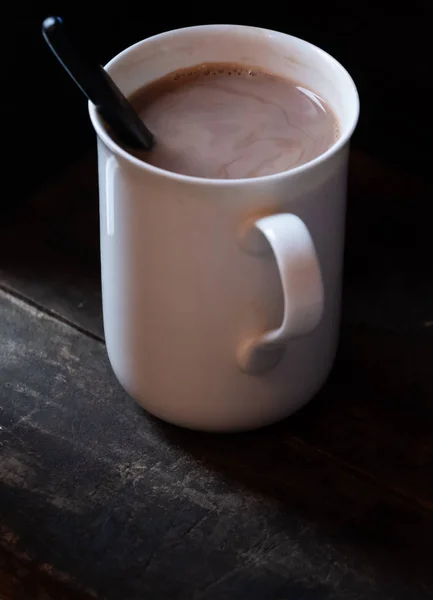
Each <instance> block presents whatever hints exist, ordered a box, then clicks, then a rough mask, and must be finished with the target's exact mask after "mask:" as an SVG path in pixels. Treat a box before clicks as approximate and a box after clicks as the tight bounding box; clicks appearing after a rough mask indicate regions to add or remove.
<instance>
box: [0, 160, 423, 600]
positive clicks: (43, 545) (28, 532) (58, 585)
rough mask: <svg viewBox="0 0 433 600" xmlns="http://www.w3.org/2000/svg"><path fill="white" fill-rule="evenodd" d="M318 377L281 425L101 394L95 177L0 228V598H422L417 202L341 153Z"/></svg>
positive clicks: (390, 177) (85, 170)
mask: <svg viewBox="0 0 433 600" xmlns="http://www.w3.org/2000/svg"><path fill="white" fill-rule="evenodd" d="M350 181H351V183H350V197H349V211H348V231H347V253H346V270H345V293H344V315H343V326H342V337H341V347H340V352H339V356H338V359H337V362H336V365H335V369H334V371H333V373H332V375H331V377H330V379H329V381H328V383H327V384H326V386H325V387H324V389H323V390H322V391H321V392H320V393H319V394H318V396H317V397H316V398H315V399H314V401H312V402H311V403H310V404H309V405H308V406H307V407H306V408H305V409H304V410H302V411H300V412H299V413H298V414H296V415H295V416H293V417H292V418H290V419H288V420H287V421H285V422H283V423H281V424H279V425H277V426H275V427H271V428H268V429H264V430H262V431H259V432H255V433H250V434H242V435H226V436H223V435H204V434H199V433H192V432H188V431H184V430H180V429H177V428H175V427H171V426H168V425H165V424H163V423H160V422H158V421H156V420H155V419H153V418H151V417H149V416H148V415H147V414H146V413H145V412H144V411H142V410H141V409H140V408H138V407H137V406H136V405H135V404H134V402H133V401H132V400H131V399H129V398H128V397H127V396H126V395H125V393H123V391H122V390H121V389H120V387H119V385H118V384H117V382H116V380H115V378H114V376H113V374H112V373H111V370H110V367H109V364H108V360H107V356H106V352H105V347H104V341H103V330H102V322H101V298H100V284H99V263H98V259H99V257H98V244H99V241H98V220H97V219H98V218H97V190H96V163H95V160H94V157H93V156H92V157H90V158H89V160H86V161H84V162H83V163H82V164H79V165H76V166H74V167H73V168H71V170H70V172H69V173H68V174H66V175H65V176H64V177H62V178H61V179H60V180H59V181H58V182H57V183H56V184H55V185H53V187H52V188H50V189H47V190H44V192H43V193H40V194H39V195H38V197H36V198H34V199H33V200H32V202H31V203H30V204H29V205H28V206H27V207H26V209H25V211H22V212H21V213H19V214H17V215H16V217H15V220H14V221H13V222H12V221H8V222H4V221H3V223H2V233H1V240H0V245H1V248H0V288H1V291H0V332H1V341H0V598H2V600H5V599H6V600H9V599H11V598H14V599H16V598H18V599H21V598H25V599H26V600H28V599H31V598H37V599H53V600H54V599H55V600H61V599H64V598H65V599H70V598H83V599H84V598H94V597H96V598H107V599H113V600H114V599H115V600H136V599H137V600H138V599H140V600H141V599H143V598H146V599H147V598H149V599H152V600H158V599H165V600H169V599H172V598H173V599H185V600H186V599H187V600H199V599H203V600H225V599H229V600H232V599H237V598H240V599H242V600H244V599H245V600H255V599H260V600H262V599H263V600H273V599H275V600H286V599H287V600H289V599H290V600H331V599H332V600H334V599H335V600H339V599H341V600H358V599H368V600H391V599H392V600H403V599H404V600H406V599H407V600H424V599H427V598H433V268H432V260H433V252H432V251H433V233H432V232H433V228H432V223H433V220H432V203H431V199H432V196H431V191H430V190H429V189H428V188H427V186H426V185H425V184H423V182H422V181H421V180H418V179H412V178H410V177H408V176H405V175H403V174H400V173H396V172H395V171H393V170H391V169H388V168H385V167H384V166H382V165H378V164H377V163H375V162H374V161H373V160H370V159H369V158H368V157H366V156H363V155H361V154H359V153H353V160H352V168H351V180H350Z"/></svg>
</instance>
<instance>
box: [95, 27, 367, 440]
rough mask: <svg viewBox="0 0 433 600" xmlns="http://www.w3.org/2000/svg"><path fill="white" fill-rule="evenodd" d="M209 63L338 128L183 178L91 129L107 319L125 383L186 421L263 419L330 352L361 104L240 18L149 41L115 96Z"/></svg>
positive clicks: (121, 68) (271, 418) (306, 393)
mask: <svg viewBox="0 0 433 600" xmlns="http://www.w3.org/2000/svg"><path fill="white" fill-rule="evenodd" d="M203 62H232V63H238V64H242V65H246V66H254V67H259V68H261V69H263V70H265V71H270V72H272V73H275V74H278V75H282V76H285V77H288V78H290V79H294V80H296V81H297V82H299V83H300V85H303V86H305V87H306V88H310V89H312V90H313V91H314V92H316V93H317V94H319V95H320V96H321V97H323V98H324V99H325V100H326V101H327V102H328V103H329V104H330V105H331V106H332V108H333V109H334V111H335V113H336V115H337V118H338V121H339V125H340V137H339V139H338V141H336V143H335V144H334V145H333V146H332V147H331V148H329V149H328V150H327V151H326V152H325V153H324V154H322V155H321V156H319V157H318V158H315V159H314V160H312V161H310V162H308V163H306V164H303V165H301V166H299V167H296V168H294V169H292V170H290V171H286V172H283V173H277V174H275V175H268V176H265V177H258V178H254V179H238V180H214V179H203V178H198V177H189V176H185V175H179V174H177V173H172V172H168V171H165V170H163V169H160V168H157V167H154V166H151V165H148V164H146V163H144V162H142V161H140V160H138V159H137V158H134V157H133V156H131V155H130V154H129V153H128V152H127V151H126V150H125V149H124V148H122V147H120V146H119V145H118V144H117V143H116V142H115V141H114V140H113V139H112V138H111V137H110V135H109V134H108V132H107V130H106V129H105V127H104V125H103V123H102V121H101V119H100V117H99V115H98V113H97V111H96V109H95V107H94V106H93V105H90V106H89V110H90V117H91V121H92V123H93V127H94V128H95V131H96V133H97V137H98V161H99V189H100V227H101V260H102V292H103V315H104V329H105V338H106V344H107V351H108V355H109V358H110V362H111V365H112V368H113V370H114V373H115V374H116V376H117V378H118V380H119V382H120V383H121V384H122V386H123V387H124V388H125V390H126V391H127V392H128V393H129V394H130V395H131V396H132V397H133V398H134V399H135V400H136V401H137V402H138V403H139V404H141V405H142V406H143V407H145V408H146V409H147V410H148V411H149V412H150V413H152V414H154V415H156V416H158V417H159V418H161V419H164V420H166V421H169V422H171V423H175V424H178V425H181V426H184V427H188V428H192V429H201V430H208V431H211V430H213V431H234V430H245V429H254V428H258V427H261V426H264V425H267V424H270V423H272V422H275V421H277V420H280V419H282V418H284V417H287V416H288V415H290V414H291V413H293V412H294V411H296V410H298V409H299V408H300V407H302V406H303V405H304V404H306V403H307V402H308V401H309V400H310V399H311V398H312V397H313V396H314V394H315V393H316V392H317V391H318V390H319V388H320V387H321V386H322V385H323V383H324V382H325V380H326V378H327V376H328V374H329V371H330V369H331V367H332V363H333V360H334V357H335V353H336V348H337V343H338V332H339V318H340V295H341V281H342V264H343V247H344V228H345V205H346V185H347V165H348V152H349V142H350V138H351V135H352V133H353V130H354V128H355V126H356V123H357V119H358V112H359V101H358V94H357V91H356V87H355V85H354V83H353V81H352V79H351V77H350V76H349V74H348V73H347V71H346V70H345V69H344V68H343V67H342V66H341V65H340V64H339V63H338V62H337V61H336V60H335V59H334V58H332V57H331V56H329V55H328V54H327V53H325V52H323V51H322V50H320V49H319V48H317V47H315V46H313V45H312V44H309V43H307V42H305V41H302V40H300V39H298V38H295V37H292V36H290V35H285V34H283V33H277V32H274V31H268V30H264V29H258V28H254V27H243V26H233V25H210V26H200V27H190V28H185V29H179V30H175V31H170V32H167V33H162V34H160V35H156V36H154V37H151V38H148V39H145V40H143V41H141V42H139V43H137V44H135V45H133V46H131V47H130V48H127V49H126V50H124V51H123V52H121V53H120V54H119V55H118V56H116V57H115V58H113V59H112V60H111V61H110V62H109V63H108V64H107V65H106V70H107V71H108V73H109V74H110V75H111V76H112V78H113V79H114V81H115V82H116V83H117V85H118V86H119V87H120V89H121V90H122V91H123V93H124V94H126V95H130V94H131V93H133V92H134V91H136V90H137V89H138V88H139V87H141V86H143V85H145V84H146V83H147V82H150V81H152V80H154V79H156V78H159V77H162V76H163V75H166V74H167V73H169V72H172V71H175V70H177V69H180V68H183V67H188V66H194V65H197V64H200V63H203Z"/></svg>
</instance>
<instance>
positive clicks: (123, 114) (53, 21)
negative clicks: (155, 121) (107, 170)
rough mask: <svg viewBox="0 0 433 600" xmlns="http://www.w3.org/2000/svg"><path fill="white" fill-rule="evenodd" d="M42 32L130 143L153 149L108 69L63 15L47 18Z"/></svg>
mask: <svg viewBox="0 0 433 600" xmlns="http://www.w3.org/2000/svg"><path fill="white" fill-rule="evenodd" d="M42 33H43V36H44V38H45V41H46V42H47V44H48V45H49V46H50V48H51V50H52V51H53V53H54V54H55V55H56V57H57V58H58V60H59V61H60V63H61V64H62V65H63V67H64V68H65V70H66V71H67V72H68V73H69V75H70V76H71V77H72V79H73V80H74V81H75V83H76V84H77V85H78V87H79V88H80V89H81V91H82V92H83V93H84V94H85V95H86V96H87V98H88V99H89V100H90V101H91V102H92V103H93V104H94V105H95V106H96V107H97V109H98V111H99V113H100V114H101V116H102V117H103V119H104V120H105V121H106V123H107V124H108V125H109V126H110V127H111V128H112V130H113V132H114V134H115V135H116V136H117V137H118V138H119V139H120V140H121V141H122V142H123V143H124V144H126V145H127V146H132V147H134V148H143V149H146V150H150V149H151V148H152V147H153V145H154V143H155V140H154V137H153V135H152V133H151V132H150V131H149V130H148V128H147V127H146V125H145V124H144V123H143V121H142V120H141V119H140V117H139V116H138V115H137V113H136V112H135V110H134V109H133V108H132V106H131V104H130V103H129V102H128V100H127V99H126V98H125V96H124V95H123V94H122V92H121V91H120V90H119V88H118V87H117V85H116V84H115V83H114V81H113V80H112V79H111V77H110V76H109V75H108V73H107V72H106V71H105V69H104V68H103V67H102V66H101V65H100V64H98V62H97V61H95V60H93V59H92V58H91V57H90V56H88V55H87V53H86V52H84V51H83V49H82V48H81V47H80V46H79V44H78V42H77V41H76V40H74V39H73V38H72V37H71V35H70V33H68V31H67V30H66V27H65V25H64V23H63V20H62V19H61V17H48V18H47V19H45V21H44V22H43V24H42Z"/></svg>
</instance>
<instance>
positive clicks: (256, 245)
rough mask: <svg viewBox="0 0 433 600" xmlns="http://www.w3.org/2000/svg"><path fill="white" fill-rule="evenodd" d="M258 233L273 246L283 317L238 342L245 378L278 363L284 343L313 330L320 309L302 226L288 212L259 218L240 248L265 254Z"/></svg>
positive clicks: (314, 262) (318, 277) (320, 292)
mask: <svg viewBox="0 0 433 600" xmlns="http://www.w3.org/2000/svg"><path fill="white" fill-rule="evenodd" d="M260 232H261V233H262V234H263V236H264V237H265V238H266V240H267V241H268V243H269V245H270V247H271V248H272V251H273V253H274V256H275V260H276V263H277V266H278V271H279V274H280V278H281V284H282V289H283V297H284V315H283V321H282V323H281V325H280V327H278V328H277V329H273V330H271V331H267V332H266V333H263V334H261V335H258V336H254V337H251V338H250V339H247V340H244V342H242V343H241V344H240V346H239V348H238V353H237V359H238V364H239V366H240V367H241V369H242V370H243V371H245V372H246V373H250V374H255V373H260V372H263V371H267V370H269V369H271V368H273V367H274V366H275V365H276V364H277V363H278V362H279V361H280V360H281V358H282V356H283V354H284V348H285V345H286V343H287V341H288V340H290V339H293V338H296V337H299V336H302V335H305V334H307V333H310V332H311V331H313V330H314V329H315V328H316V327H317V326H318V324H319V323H320V321H321V319H322V316H323V310H324V289H323V279H322V273H321V270H320V265H319V260H318V257H317V253H316V248H315V246H314V243H313V240H312V238H311V235H310V233H309V231H308V229H307V227H306V225H305V223H304V222H303V221H302V220H301V219H300V218H299V217H298V216H296V215H294V214H290V213H285V214H277V215H270V216H267V217H263V218H261V219H258V220H256V221H255V222H254V224H253V226H252V228H250V230H249V231H248V232H247V234H246V236H245V237H244V240H243V242H244V243H243V246H244V248H245V249H246V250H247V251H249V252H252V253H255V254H262V253H263V252H266V250H269V246H268V245H267V244H266V242H265V240H264V239H263V236H262V235H260ZM259 238H260V239H261V241H260V239H259Z"/></svg>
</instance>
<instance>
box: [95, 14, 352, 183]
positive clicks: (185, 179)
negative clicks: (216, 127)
mask: <svg viewBox="0 0 433 600" xmlns="http://www.w3.org/2000/svg"><path fill="white" fill-rule="evenodd" d="M209 29H213V30H218V29H219V30H227V31H228V30H233V29H238V30H244V31H253V32H254V31H256V32H261V33H264V34H266V35H271V36H275V35H277V36H281V37H283V38H290V39H291V40H292V41H294V42H295V43H297V44H301V45H303V46H306V47H308V48H309V49H310V50H312V51H314V52H316V53H318V54H320V55H322V57H323V58H324V59H325V60H326V61H328V62H330V63H331V64H333V65H334V66H335V67H336V68H337V69H339V70H340V72H341V73H342V74H343V76H344V77H345V78H346V79H347V82H348V85H349V87H350V88H351V92H352V94H353V99H352V102H353V117H352V122H351V123H350V124H349V126H348V127H347V128H346V131H345V132H344V133H343V135H342V136H341V137H340V138H339V139H338V140H337V141H336V142H335V143H334V144H332V146H330V147H329V148H328V149H327V150H326V151H325V152H323V153H322V154H320V155H319V156H317V157H316V158H313V159H312V160H310V161H308V162H306V163H303V164H302V165H299V166H297V167H293V168H292V169H287V170H286V171H279V172H278V173H273V174H271V175H262V176H259V177H248V178H247V177H243V178H238V179H214V178H208V177H197V176H192V175H183V174H182V173H175V172H174V171H168V170H167V169H162V168H161V167H156V166H154V165H151V164H149V163H146V162H145V161H143V160H140V159H139V158H136V157H135V156H133V155H132V154H130V153H129V152H128V151H127V150H125V149H124V148H122V146H121V145H120V144H118V143H117V142H116V141H115V140H114V139H113V138H112V137H111V135H109V133H108V132H107V130H106V128H105V127H104V125H103V123H102V119H101V117H100V116H99V114H98V111H97V108H96V106H95V105H94V104H93V103H92V102H90V101H89V102H88V110H89V115H90V120H91V123H92V126H93V128H94V130H95V133H96V135H97V136H98V137H99V139H100V140H101V141H102V142H103V143H104V144H105V145H106V146H107V147H108V149H109V150H111V152H113V154H115V155H117V156H118V157H121V158H122V159H124V160H126V161H127V162H129V163H130V164H131V165H133V166H134V167H138V168H139V169H142V170H144V171H147V172H150V173H152V174H154V175H159V176H162V177H164V178H166V179H171V180H174V181H177V182H182V183H189V184H201V185H203V184H207V185H212V186H222V187H225V186H233V185H235V186H236V185H246V184H252V183H256V184H257V183H276V182H278V181H279V180H281V179H285V178H287V177H294V176H296V175H299V174H301V173H304V172H305V171H308V170H310V169H313V168H314V167H316V166H318V165H320V164H322V163H324V162H326V161H327V160H329V159H330V158H332V157H333V156H334V155H335V154H337V153H338V152H339V150H341V149H342V148H343V147H344V146H345V145H346V144H347V143H348V142H349V141H350V138H351V137H352V134H353V132H354V130H355V127H356V125H357V123H358V119H359V94H358V90H357V88H356V85H355V82H354V81H353V79H352V76H351V75H350V73H349V72H348V71H347V69H346V68H345V67H343V65H342V64H341V63H340V62H339V61H338V60H337V59H336V58H334V57H333V56H332V55H331V54H329V53H328V52H326V51H325V50H322V48H319V46H316V45H315V44H312V43H311V42H307V41H306V40H304V39H302V38H299V37H296V36H293V35H290V34H288V33H283V32H281V31H276V30H272V29H266V28H262V27H253V26H249V25H229V24H220V25H218V24H213V25H194V26H191V27H181V28H177V29H171V30H169V31H163V32H162V33H158V34H156V35H152V36H150V37H148V38H144V39H143V40H140V41H138V42H136V43H134V44H132V45H131V46H128V47H127V48H125V49H124V50H122V51H121V52H119V53H118V54H116V56H114V57H113V58H112V59H111V60H109V61H108V63H106V65H105V66H104V68H105V69H107V70H108V71H109V69H110V67H111V66H113V65H114V64H115V63H117V62H119V61H121V60H122V59H124V58H125V57H127V56H128V55H129V54H130V53H132V52H134V51H135V50H137V49H138V48H140V47H145V46H146V45H147V44H149V43H153V42H155V41H158V40H160V39H164V38H167V37H170V36H172V35H181V33H182V32H187V31H192V30H196V31H200V30H202V31H205V30H209Z"/></svg>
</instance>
